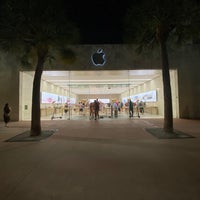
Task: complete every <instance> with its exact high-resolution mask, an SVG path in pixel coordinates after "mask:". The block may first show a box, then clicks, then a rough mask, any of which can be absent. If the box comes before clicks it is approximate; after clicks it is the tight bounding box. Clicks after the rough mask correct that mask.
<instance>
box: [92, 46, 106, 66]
mask: <svg viewBox="0 0 200 200" xmlns="http://www.w3.org/2000/svg"><path fill="white" fill-rule="evenodd" d="M105 57H106V55H105V53H104V52H103V49H98V50H97V52H95V53H93V54H92V56H91V60H92V63H93V65H95V66H104V65H105V63H106V58H105Z"/></svg>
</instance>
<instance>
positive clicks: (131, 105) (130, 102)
mask: <svg viewBox="0 0 200 200" xmlns="http://www.w3.org/2000/svg"><path fill="white" fill-rule="evenodd" d="M128 109H129V118H131V117H133V102H132V101H131V99H129V100H128Z"/></svg>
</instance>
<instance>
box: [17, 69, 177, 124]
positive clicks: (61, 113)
mask: <svg viewBox="0 0 200 200" xmlns="http://www.w3.org/2000/svg"><path fill="white" fill-rule="evenodd" d="M33 78H34V71H22V72H20V99H19V102H20V105H19V108H20V110H19V118H20V120H31V105H32V87H33ZM170 78H171V88H172V101H173V115H174V117H176V118H178V117H179V116H178V113H179V110H178V108H179V106H178V77H177V71H176V70H170ZM95 99H98V101H99V102H100V111H99V116H100V119H104V120H106V119H116V118H117V119H118V118H129V112H128V104H127V102H128V100H130V99H131V100H132V101H133V102H134V103H135V104H134V116H135V117H138V116H140V118H145V117H146V118H149V117H155V118H157V117H161V118H162V117H163V112H164V102H163V83H162V71H161V70H95V71H44V72H43V74H42V80H41V119H42V120H81V119H82V120H90V110H89V104H90V103H91V102H94V100H95ZM139 102H140V103H141V104H140V107H143V111H144V112H143V111H142V110H140V109H139ZM116 105H117V109H116V110H117V111H115V109H113V107H114V106H116Z"/></svg>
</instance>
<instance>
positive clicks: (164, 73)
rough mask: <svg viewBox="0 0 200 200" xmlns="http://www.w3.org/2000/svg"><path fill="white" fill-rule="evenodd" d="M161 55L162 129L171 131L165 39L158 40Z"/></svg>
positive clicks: (170, 101)
mask: <svg viewBox="0 0 200 200" xmlns="http://www.w3.org/2000/svg"><path fill="white" fill-rule="evenodd" d="M160 47H161V57H162V77H163V91H164V127H163V129H164V131H166V132H173V111H172V95H171V84H170V74H169V62H168V53H167V47H166V40H162V39H161V40H160Z"/></svg>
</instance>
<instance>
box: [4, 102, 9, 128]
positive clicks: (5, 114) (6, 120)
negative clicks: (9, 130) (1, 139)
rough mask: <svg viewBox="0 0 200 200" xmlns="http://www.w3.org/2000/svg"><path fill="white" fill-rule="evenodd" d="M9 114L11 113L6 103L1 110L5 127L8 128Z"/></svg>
mask: <svg viewBox="0 0 200 200" xmlns="http://www.w3.org/2000/svg"><path fill="white" fill-rule="evenodd" d="M10 112H11V107H10V106H9V104H8V103H6V104H5V106H4V109H3V119H4V122H5V127H8V122H9V121H10Z"/></svg>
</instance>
